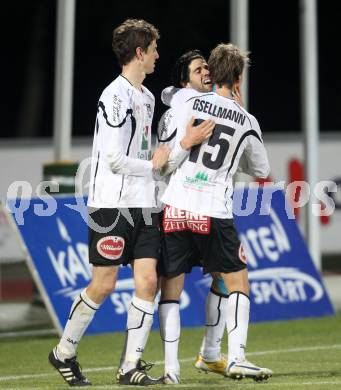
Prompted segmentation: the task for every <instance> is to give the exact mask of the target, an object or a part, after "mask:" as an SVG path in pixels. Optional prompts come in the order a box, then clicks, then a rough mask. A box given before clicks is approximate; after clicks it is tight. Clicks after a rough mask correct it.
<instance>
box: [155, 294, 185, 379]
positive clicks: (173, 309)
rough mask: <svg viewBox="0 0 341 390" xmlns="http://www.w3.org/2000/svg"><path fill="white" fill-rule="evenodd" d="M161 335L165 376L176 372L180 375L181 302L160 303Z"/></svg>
mask: <svg viewBox="0 0 341 390" xmlns="http://www.w3.org/2000/svg"><path fill="white" fill-rule="evenodd" d="M159 323H160V334H161V339H162V341H163V350H164V355H165V374H166V373H168V372H175V373H176V374H177V375H180V364H179V361H178V349H179V340H180V308H179V301H173V300H172V301H168V300H165V301H160V302H159Z"/></svg>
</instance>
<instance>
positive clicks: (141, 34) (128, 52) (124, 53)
mask: <svg viewBox="0 0 341 390" xmlns="http://www.w3.org/2000/svg"><path fill="white" fill-rule="evenodd" d="M159 38H160V35H159V31H158V30H157V28H156V27H154V26H153V25H152V24H150V23H148V22H146V21H145V20H142V19H140V20H138V19H127V20H126V21H124V22H123V23H122V24H120V25H119V26H118V27H116V28H115V29H114V31H113V35H112V48H113V51H114V53H115V54H116V57H117V60H118V63H119V64H120V66H123V65H126V64H128V63H129V62H130V61H131V60H132V59H133V58H134V57H135V55H136V48H138V47H141V49H142V50H143V51H144V52H145V51H147V49H148V46H149V45H150V44H151V43H152V42H153V40H157V39H159Z"/></svg>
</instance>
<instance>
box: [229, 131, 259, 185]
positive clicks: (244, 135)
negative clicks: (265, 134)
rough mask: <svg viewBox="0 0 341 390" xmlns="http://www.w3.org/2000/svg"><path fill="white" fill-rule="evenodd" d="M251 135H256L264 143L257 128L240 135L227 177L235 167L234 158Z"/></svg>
mask: <svg viewBox="0 0 341 390" xmlns="http://www.w3.org/2000/svg"><path fill="white" fill-rule="evenodd" d="M249 135H252V136H254V137H256V138H257V139H258V140H259V141H260V142H261V143H263V141H262V139H261V137H260V136H259V135H258V133H257V132H256V131H255V130H249V131H247V132H246V133H244V134H243V135H242V136H241V137H240V140H239V142H238V144H237V147H236V148H235V150H234V153H233V156H232V160H231V164H230V166H229V169H228V170H227V174H226V178H227V176H228V174H229V173H230V170H231V168H232V167H233V164H234V160H235V159H236V156H237V154H238V151H239V148H240V145H241V144H242V142H243V141H244V139H245V138H246V137H248V136H249Z"/></svg>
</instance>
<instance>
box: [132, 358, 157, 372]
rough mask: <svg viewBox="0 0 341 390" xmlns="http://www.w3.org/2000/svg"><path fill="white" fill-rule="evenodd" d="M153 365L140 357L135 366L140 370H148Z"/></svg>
mask: <svg viewBox="0 0 341 390" xmlns="http://www.w3.org/2000/svg"><path fill="white" fill-rule="evenodd" d="M153 366H154V363H147V362H145V361H144V360H142V359H140V360H139V361H138V363H137V366H136V368H137V369H138V370H141V371H149V370H150V369H151V368H152V367H153Z"/></svg>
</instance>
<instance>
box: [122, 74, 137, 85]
mask: <svg viewBox="0 0 341 390" xmlns="http://www.w3.org/2000/svg"><path fill="white" fill-rule="evenodd" d="M120 76H121V77H123V78H124V80H127V81H128V83H129V84H130V85H131V86H132V87H134V86H133V84H132V83H131V82H130V81H129V80H128V79H127V78H126V77H124V76H123V74H120ZM134 88H135V87H134Z"/></svg>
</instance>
